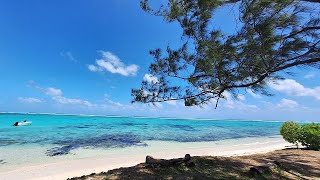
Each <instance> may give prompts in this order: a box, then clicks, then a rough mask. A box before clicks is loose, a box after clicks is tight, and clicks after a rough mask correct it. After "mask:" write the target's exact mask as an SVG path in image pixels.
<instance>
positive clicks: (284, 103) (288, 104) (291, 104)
mask: <svg viewBox="0 0 320 180" xmlns="http://www.w3.org/2000/svg"><path fill="white" fill-rule="evenodd" d="M277 106H278V107H279V108H290V109H292V108H296V107H298V106H299V104H298V103H297V102H296V101H293V100H290V99H282V100H281V101H280V102H279V103H278V104H277Z"/></svg>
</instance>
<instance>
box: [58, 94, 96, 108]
mask: <svg viewBox="0 0 320 180" xmlns="http://www.w3.org/2000/svg"><path fill="white" fill-rule="evenodd" d="M52 99H53V100H54V101H55V102H57V103H59V104H67V105H82V106H88V107H93V106H95V105H94V104H92V103H90V102H89V101H85V100H82V99H72V98H66V97H63V96H54V97H52Z"/></svg>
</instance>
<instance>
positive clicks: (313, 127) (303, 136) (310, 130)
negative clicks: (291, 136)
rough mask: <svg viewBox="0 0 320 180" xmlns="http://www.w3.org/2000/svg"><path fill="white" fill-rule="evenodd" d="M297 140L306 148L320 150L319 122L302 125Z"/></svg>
mask: <svg viewBox="0 0 320 180" xmlns="http://www.w3.org/2000/svg"><path fill="white" fill-rule="evenodd" d="M299 141H300V142H301V144H302V145H303V146H306V147H307V148H308V149H312V150H320V124H315V123H312V124H304V125H302V127H301V130H300V138H299Z"/></svg>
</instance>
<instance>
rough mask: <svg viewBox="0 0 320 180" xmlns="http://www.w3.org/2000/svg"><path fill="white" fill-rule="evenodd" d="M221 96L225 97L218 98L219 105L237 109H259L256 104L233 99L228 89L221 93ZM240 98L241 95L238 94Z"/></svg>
mask: <svg viewBox="0 0 320 180" xmlns="http://www.w3.org/2000/svg"><path fill="white" fill-rule="evenodd" d="M223 96H224V97H225V98H224V99H221V100H220V102H219V105H220V104H221V105H222V106H223V107H226V108H228V109H238V110H258V109H259V108H258V107H257V106H256V105H251V104H246V103H244V102H241V101H237V100H233V98H232V95H231V94H230V93H229V92H228V91H225V92H224V93H223ZM238 98H239V96H238ZM240 99H241V95H240ZM240 99H239V100H240ZM242 99H243V100H245V99H244V96H243V97H242ZM219 105H218V106H219Z"/></svg>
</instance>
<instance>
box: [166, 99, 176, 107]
mask: <svg viewBox="0 0 320 180" xmlns="http://www.w3.org/2000/svg"><path fill="white" fill-rule="evenodd" d="M166 103H167V104H169V105H172V106H176V105H177V101H174V100H172V101H166Z"/></svg>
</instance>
